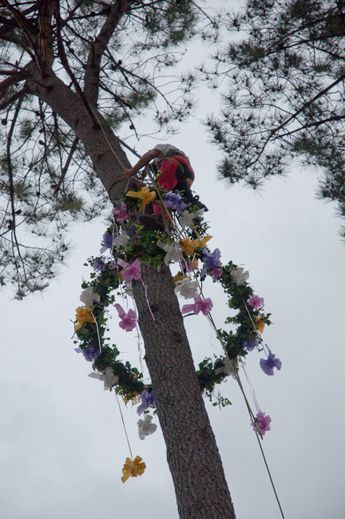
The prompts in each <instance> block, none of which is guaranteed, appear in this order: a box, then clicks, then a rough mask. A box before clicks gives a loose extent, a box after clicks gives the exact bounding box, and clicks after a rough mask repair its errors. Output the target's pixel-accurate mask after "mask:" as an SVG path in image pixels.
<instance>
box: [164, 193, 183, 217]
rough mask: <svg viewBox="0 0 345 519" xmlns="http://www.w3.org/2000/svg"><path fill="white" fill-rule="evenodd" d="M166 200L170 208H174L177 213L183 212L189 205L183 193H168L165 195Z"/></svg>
mask: <svg viewBox="0 0 345 519" xmlns="http://www.w3.org/2000/svg"><path fill="white" fill-rule="evenodd" d="M164 202H165V205H166V207H167V208H168V209H173V210H174V211H176V212H177V213H182V211H183V210H184V209H186V207H187V206H186V204H185V203H184V201H183V199H182V197H181V195H179V194H178V193H171V192H170V193H167V194H166V195H164Z"/></svg>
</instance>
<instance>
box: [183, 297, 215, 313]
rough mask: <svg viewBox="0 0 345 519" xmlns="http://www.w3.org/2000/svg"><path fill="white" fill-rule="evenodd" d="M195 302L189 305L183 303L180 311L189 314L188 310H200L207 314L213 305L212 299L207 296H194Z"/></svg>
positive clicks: (196, 311)
mask: <svg viewBox="0 0 345 519" xmlns="http://www.w3.org/2000/svg"><path fill="white" fill-rule="evenodd" d="M194 301H195V303H193V304H189V305H183V307H182V313H183V314H189V313H190V312H194V313H195V314H198V313H199V312H202V313H203V314H204V315H208V314H209V313H210V312H211V310H212V307H213V303H212V300H211V299H210V298H209V297H206V298H205V299H202V298H201V297H200V296H196V297H195V298H194Z"/></svg>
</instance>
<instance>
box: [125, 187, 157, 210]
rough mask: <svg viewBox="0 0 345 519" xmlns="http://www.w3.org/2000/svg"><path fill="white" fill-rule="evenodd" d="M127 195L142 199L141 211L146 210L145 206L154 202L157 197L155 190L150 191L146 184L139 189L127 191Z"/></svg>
mask: <svg viewBox="0 0 345 519" xmlns="http://www.w3.org/2000/svg"><path fill="white" fill-rule="evenodd" d="M126 196H129V197H131V198H139V200H140V211H141V212H144V210H145V207H146V206H147V205H148V204H150V203H151V202H153V200H154V199H155V198H156V193H155V191H150V189H149V188H148V187H147V186H145V187H142V188H141V189H140V190H139V191H127V193H126Z"/></svg>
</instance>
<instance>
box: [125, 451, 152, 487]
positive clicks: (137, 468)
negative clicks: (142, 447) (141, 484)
mask: <svg viewBox="0 0 345 519" xmlns="http://www.w3.org/2000/svg"><path fill="white" fill-rule="evenodd" d="M145 469H146V465H145V463H144V462H143V460H142V459H141V458H140V456H136V458H135V459H134V460H131V458H126V461H125V464H124V466H123V467H122V477H121V481H122V483H125V481H127V479H128V478H136V477H137V476H142V475H143V474H144V472H145Z"/></svg>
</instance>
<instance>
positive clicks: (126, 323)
mask: <svg viewBox="0 0 345 519" xmlns="http://www.w3.org/2000/svg"><path fill="white" fill-rule="evenodd" d="M114 306H115V308H116V310H117V313H118V314H119V317H120V319H121V321H120V322H119V326H120V328H122V329H123V330H125V331H126V332H131V331H132V330H133V328H135V327H136V325H137V314H136V312H135V311H134V310H129V311H128V312H125V311H124V309H123V308H122V306H121V305H119V304H116V305H114Z"/></svg>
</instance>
